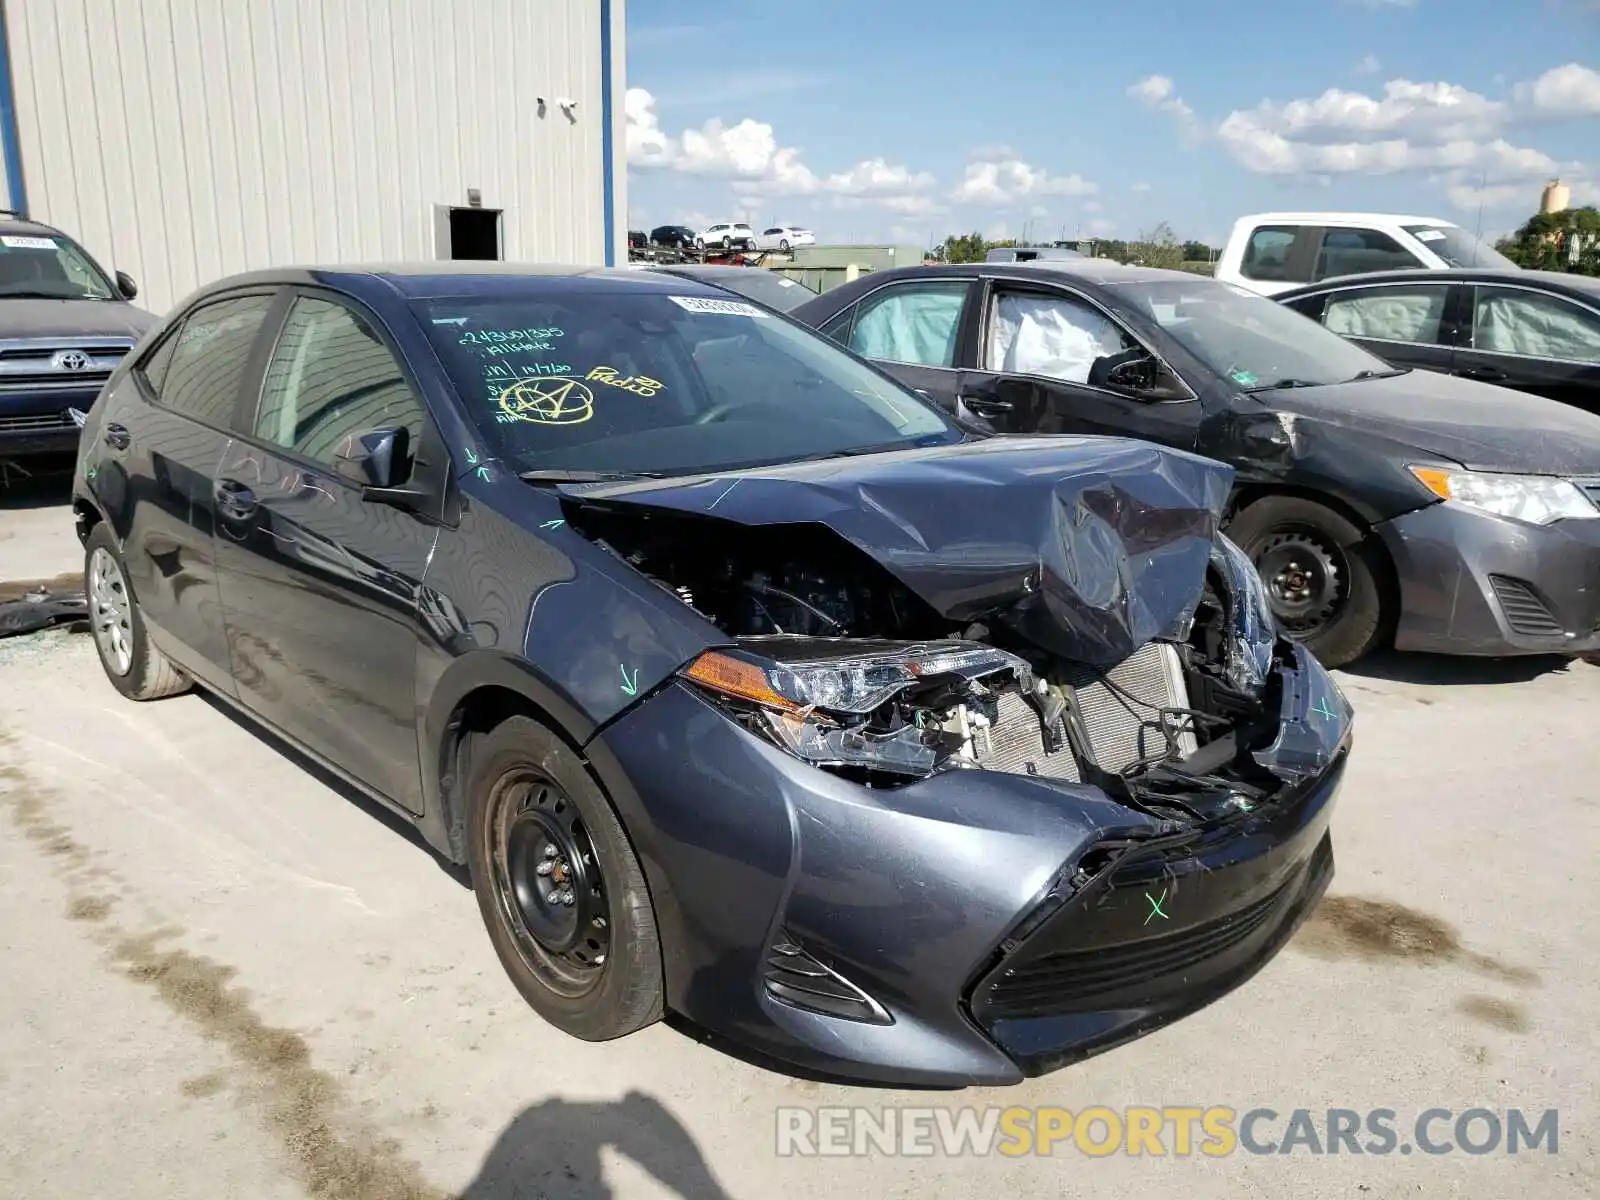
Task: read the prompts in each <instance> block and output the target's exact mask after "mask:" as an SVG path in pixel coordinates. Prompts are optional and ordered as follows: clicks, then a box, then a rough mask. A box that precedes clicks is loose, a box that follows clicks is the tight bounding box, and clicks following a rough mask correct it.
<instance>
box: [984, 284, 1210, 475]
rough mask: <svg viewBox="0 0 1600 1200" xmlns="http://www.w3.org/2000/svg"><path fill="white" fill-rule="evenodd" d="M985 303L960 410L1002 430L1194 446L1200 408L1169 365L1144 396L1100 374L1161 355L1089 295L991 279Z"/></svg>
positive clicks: (1064, 289) (1162, 367)
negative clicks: (1109, 365) (1114, 363)
mask: <svg viewBox="0 0 1600 1200" xmlns="http://www.w3.org/2000/svg"><path fill="white" fill-rule="evenodd" d="M981 305H982V308H981V320H980V322H979V326H978V336H977V338H976V339H975V341H976V345H975V347H974V355H973V359H972V361H973V362H974V363H975V364H976V366H975V367H974V368H972V369H969V370H967V371H965V372H963V373H962V377H961V388H960V396H959V400H958V404H959V408H960V410H961V411H962V412H963V413H965V414H968V415H971V416H977V417H980V418H982V419H984V420H986V421H988V422H989V424H990V425H992V426H993V427H994V428H995V429H996V430H998V431H1000V432H1003V433H1075V434H1112V435H1116V436H1122V437H1137V438H1148V439H1149V440H1151V441H1155V442H1160V443H1162V444H1163V445H1167V446H1175V447H1178V448H1180V449H1193V447H1194V445H1195V442H1196V440H1197V437H1198V435H1199V430H1200V416H1201V413H1200V404H1199V402H1198V400H1197V399H1196V398H1195V394H1194V393H1193V392H1192V391H1191V390H1190V389H1189V388H1188V387H1187V385H1185V384H1184V383H1183V381H1182V380H1180V379H1178V378H1177V376H1176V375H1174V374H1173V373H1172V372H1171V370H1170V369H1169V368H1167V367H1166V366H1165V364H1161V367H1160V371H1159V375H1158V382H1157V384H1156V386H1154V387H1153V388H1150V389H1148V390H1145V391H1141V392H1136V391H1133V390H1131V389H1128V388H1124V387H1119V386H1114V385H1112V384H1111V383H1110V382H1109V381H1107V380H1106V379H1105V378H1104V377H1103V376H1104V371H1105V366H1106V364H1105V363H1104V362H1103V361H1102V360H1106V359H1123V360H1127V359H1136V358H1141V357H1148V358H1156V357H1157V356H1155V355H1154V354H1153V353H1152V352H1151V350H1150V349H1149V348H1148V347H1147V346H1146V345H1145V344H1144V343H1143V342H1142V341H1141V340H1140V339H1139V338H1138V337H1136V336H1135V335H1134V334H1133V333H1132V332H1131V331H1130V330H1129V329H1128V328H1127V327H1126V326H1125V325H1124V324H1123V323H1122V322H1120V321H1118V320H1117V319H1116V318H1114V317H1113V316H1111V314H1110V313H1109V312H1107V311H1106V310H1105V309H1104V308H1103V307H1101V306H1100V305H1099V304H1097V303H1095V302H1094V301H1093V300H1092V299H1090V298H1089V297H1088V296H1086V295H1082V294H1080V293H1078V292H1074V291H1071V290H1069V289H1066V288H1062V287H1056V286H1050V285H1043V284H1029V283H1023V282H1019V281H1014V280H994V281H991V282H989V283H987V284H986V286H985V289H984V293H983V297H982V299H981ZM1157 361H1158V362H1159V359H1158V360H1157ZM1097 364H1098V365H1097ZM1091 378H1093V379H1094V380H1095V381H1094V382H1091Z"/></svg>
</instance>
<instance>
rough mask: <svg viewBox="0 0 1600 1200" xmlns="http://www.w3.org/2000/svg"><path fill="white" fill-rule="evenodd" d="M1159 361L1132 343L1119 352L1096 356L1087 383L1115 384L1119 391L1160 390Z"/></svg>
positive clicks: (1095, 385)
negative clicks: (1131, 345)
mask: <svg viewBox="0 0 1600 1200" xmlns="http://www.w3.org/2000/svg"><path fill="white" fill-rule="evenodd" d="M1162 374H1163V372H1162V369H1161V362H1160V360H1159V359H1156V358H1154V357H1152V356H1151V355H1149V354H1147V353H1145V351H1144V348H1143V347H1141V346H1135V347H1133V348H1132V349H1130V350H1124V351H1122V353H1120V354H1108V355H1106V356H1105V357H1103V358H1097V359H1095V360H1094V362H1093V364H1092V365H1091V366H1090V367H1089V380H1088V382H1089V386H1090V387H1104V388H1116V389H1117V390H1118V391H1119V392H1136V393H1148V392H1159V391H1162V390H1163V386H1162V385H1163V380H1162Z"/></svg>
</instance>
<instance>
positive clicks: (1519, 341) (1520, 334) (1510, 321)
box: [1472, 292, 1600, 362]
mask: <svg viewBox="0 0 1600 1200" xmlns="http://www.w3.org/2000/svg"><path fill="white" fill-rule="evenodd" d="M1472 344H1473V348H1474V349H1477V350H1487V351H1490V352H1492V353H1496V354H1528V355H1532V356H1534V357H1536V358H1558V359H1562V360H1564V361H1567V362H1600V318H1596V317H1593V316H1591V315H1589V314H1588V313H1586V312H1584V311H1583V310H1582V309H1579V308H1575V307H1574V306H1572V305H1570V304H1568V303H1566V302H1565V301H1563V300H1556V299H1553V298H1552V297H1549V296H1541V295H1538V294H1537V293H1534V292H1479V293H1478V305H1477V313H1476V314H1475V317H1474V320H1473V342H1472Z"/></svg>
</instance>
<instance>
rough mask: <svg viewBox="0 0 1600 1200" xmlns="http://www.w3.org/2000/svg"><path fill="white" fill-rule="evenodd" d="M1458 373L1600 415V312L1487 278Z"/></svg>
mask: <svg viewBox="0 0 1600 1200" xmlns="http://www.w3.org/2000/svg"><path fill="white" fill-rule="evenodd" d="M1471 291H1472V293H1473V298H1472V305H1471V312H1472V323H1471V335H1470V338H1467V337H1463V339H1462V344H1461V345H1460V346H1459V347H1457V349H1456V356H1455V373H1456V374H1457V375H1465V376H1466V377H1467V378H1469V379H1479V380H1482V381H1483V382H1485V383H1495V384H1499V385H1500V386H1501V387H1509V388H1516V389H1517V390H1518V391H1523V392H1532V393H1534V394H1535V395H1539V396H1548V397H1549V398H1550V399H1552V400H1559V401H1560V402H1561V403H1563V404H1570V405H1572V406H1573V407H1574V408H1582V409H1585V410H1587V411H1589V412H1594V413H1600V314H1597V313H1596V312H1595V310H1593V309H1590V308H1586V307H1583V306H1581V305H1579V304H1577V303H1575V302H1573V301H1571V300H1568V299H1566V298H1565V297H1562V296H1556V295H1552V294H1550V293H1548V292H1535V291H1531V290H1529V289H1527V288H1522V287H1510V286H1497V285H1490V284H1479V285H1476V286H1474V287H1473V288H1472V289H1471Z"/></svg>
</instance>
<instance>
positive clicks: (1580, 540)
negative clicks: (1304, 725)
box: [1378, 504, 1600, 656]
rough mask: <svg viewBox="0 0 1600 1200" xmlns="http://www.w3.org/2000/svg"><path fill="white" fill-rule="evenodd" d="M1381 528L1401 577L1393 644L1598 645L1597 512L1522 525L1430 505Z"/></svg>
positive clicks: (1439, 649) (1455, 648) (1484, 651)
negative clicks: (1583, 517) (1585, 516)
mask: <svg viewBox="0 0 1600 1200" xmlns="http://www.w3.org/2000/svg"><path fill="white" fill-rule="evenodd" d="M1378 532H1379V534H1380V536H1381V537H1382V538H1383V542H1384V546H1385V547H1386V548H1387V550H1388V551H1389V555H1390V558H1391V559H1392V560H1393V562H1394V564H1395V568H1396V572H1397V575H1398V579H1399V584H1400V598H1401V615H1400V623H1399V626H1398V627H1397V628H1396V630H1395V648H1396V649H1397V650H1421V651H1432V652H1435V653H1440V654H1464V655H1484V656H1510V655H1522V654H1589V653H1593V652H1595V651H1597V650H1600V520H1578V521H1559V522H1557V523H1556V524H1554V525H1543V526H1541V525H1528V524H1524V523H1522V522H1518V521H1508V520H1504V519H1502V518H1499V517H1493V516H1490V515H1488V514H1487V513H1480V512H1475V511H1474V510H1472V509H1468V508H1463V507H1461V506H1459V505H1455V504H1434V505H1430V506H1429V507H1427V508H1423V509H1419V510H1417V511H1416V512H1410V513H1406V514H1405V515H1404V516H1401V517H1396V518H1394V519H1393V520H1392V521H1386V522H1384V523H1383V524H1382V525H1379V526H1378Z"/></svg>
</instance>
